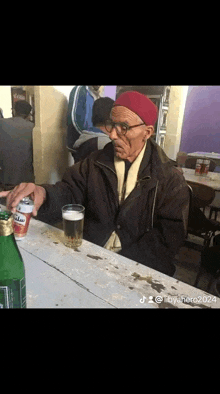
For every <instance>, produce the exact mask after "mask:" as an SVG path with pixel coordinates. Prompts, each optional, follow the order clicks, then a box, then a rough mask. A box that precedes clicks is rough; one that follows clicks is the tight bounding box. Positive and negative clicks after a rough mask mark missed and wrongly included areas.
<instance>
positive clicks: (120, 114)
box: [109, 106, 154, 162]
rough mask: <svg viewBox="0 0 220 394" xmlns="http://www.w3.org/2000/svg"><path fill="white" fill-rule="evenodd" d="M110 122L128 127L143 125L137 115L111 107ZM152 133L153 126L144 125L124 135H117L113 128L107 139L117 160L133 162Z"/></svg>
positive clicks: (117, 107) (124, 108)
mask: <svg viewBox="0 0 220 394" xmlns="http://www.w3.org/2000/svg"><path fill="white" fill-rule="evenodd" d="M111 120H112V121H113V122H115V123H117V122H120V123H126V124H127V125H128V126H134V125H137V124H142V123H143V121H142V119H141V118H140V117H139V116H138V115H137V114H135V113H134V112H132V111H130V110H129V109H128V108H126V107H122V106H116V107H113V109H112V112H111ZM153 132H154V128H153V126H147V125H145V124H144V125H142V126H139V127H135V128H134V129H131V130H128V131H127V133H126V134H125V135H118V134H117V132H116V129H115V128H113V129H112V132H111V133H110V134H109V137H110V139H111V140H112V141H113V144H114V151H115V156H116V157H118V158H119V159H122V160H129V161H130V162H133V161H134V160H135V159H136V158H137V156H138V155H139V153H140V152H141V150H142V149H143V147H144V145H145V142H146V140H147V139H148V138H150V137H151V135H152V134H153Z"/></svg>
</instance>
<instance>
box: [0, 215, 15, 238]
mask: <svg viewBox="0 0 220 394" xmlns="http://www.w3.org/2000/svg"><path fill="white" fill-rule="evenodd" d="M12 223H13V216H11V217H10V218H9V219H8V220H0V237H8V236H9V235H11V234H13V224H12Z"/></svg>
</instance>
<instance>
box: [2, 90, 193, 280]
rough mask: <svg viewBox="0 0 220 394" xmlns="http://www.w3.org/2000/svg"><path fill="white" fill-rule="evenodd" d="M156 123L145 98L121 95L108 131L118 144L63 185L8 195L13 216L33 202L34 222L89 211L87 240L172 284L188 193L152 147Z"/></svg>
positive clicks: (29, 187) (74, 170) (73, 170)
mask: <svg viewBox="0 0 220 394" xmlns="http://www.w3.org/2000/svg"><path fill="white" fill-rule="evenodd" d="M156 119H157V108H156V106H155V105H154V104H153V103H152V101H151V100H149V99H148V98H147V97H146V96H144V95H142V94H140V93H137V92H126V93H124V94H122V95H121V96H120V97H119V98H118V99H117V100H116V101H115V103H114V105H113V109H112V111H111V118H110V120H109V121H108V122H107V123H106V130H107V132H108V133H109V137H110V139H111V140H112V142H110V143H109V144H107V145H106V146H105V148H104V149H103V150H101V151H97V152H94V153H92V154H91V155H90V156H89V157H88V158H86V159H85V160H83V161H80V162H79V163H77V164H75V165H74V166H72V167H70V168H69V169H68V170H67V171H66V173H65V174H64V176H63V179H62V181H61V182H58V183H56V185H42V186H36V185H34V184H21V185H19V186H17V187H16V188H15V189H14V190H13V191H12V192H11V193H9V194H8V199H7V207H8V209H11V210H12V211H13V209H14V208H15V207H16V205H17V204H18V202H19V201H20V200H21V199H22V198H23V197H24V196H27V195H31V197H32V199H33V200H34V202H35V208H34V212H33V215H34V216H36V215H37V214H38V218H39V219H40V220H43V221H49V220H50V219H51V218H52V219H53V220H54V221H58V220H61V208H62V206H63V205H65V204H70V203H77V204H82V205H84V206H85V208H86V214H85V224H84V239H86V240H88V241H91V242H93V243H95V244H98V245H101V246H103V247H106V248H108V249H110V250H112V251H115V252H117V253H119V254H121V255H123V256H126V257H128V258H130V259H132V260H135V261H137V262H139V263H141V264H144V265H147V266H149V267H152V268H154V269H156V270H158V271H161V272H163V273H165V274H167V275H170V276H172V275H173V274H174V272H175V267H174V265H173V258H174V256H175V255H176V253H177V252H178V250H179V247H180V246H181V245H182V244H183V242H184V239H185V235H186V228H187V219H188V208H189V192H188V187H187V184H186V182H185V180H184V178H183V175H182V174H181V173H180V172H179V171H178V170H177V169H176V168H174V167H173V166H172V165H171V163H170V160H169V159H168V157H167V156H166V155H165V153H164V152H163V150H162V149H161V148H160V147H159V146H158V145H157V144H156V143H155V142H154V141H153V140H151V139H150V137H151V136H152V134H153V132H154V124H155V122H156ZM6 195H7V193H6V192H2V193H0V197H1V196H6Z"/></svg>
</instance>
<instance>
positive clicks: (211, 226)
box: [186, 182, 220, 288]
mask: <svg viewBox="0 0 220 394" xmlns="http://www.w3.org/2000/svg"><path fill="white" fill-rule="evenodd" d="M187 183H188V186H189V191H190V211H189V222H188V234H192V235H195V236H197V237H200V238H202V239H203V240H204V243H203V247H200V251H201V252H202V253H205V252H206V251H207V250H209V247H210V243H211V240H212V238H213V239H215V238H214V237H215V233H216V231H220V223H219V222H216V221H215V220H210V219H207V218H206V216H205V215H204V213H203V212H202V211H201V208H203V209H204V208H205V207H206V206H207V205H208V204H210V203H211V202H212V201H213V199H214V197H215V191H214V190H213V189H212V188H211V187H209V186H206V185H202V184H196V183H194V182H187ZM186 246H188V247H191V248H193V249H197V250H198V247H196V248H194V247H193V243H192V242H188V241H187V240H186ZM212 268H213V267H210V269H209V271H210V272H211V270H212ZM204 269H205V267H204V264H203V262H202V261H201V264H200V267H199V271H198V273H197V276H196V280H195V283H194V286H195V287H197V286H198V283H199V279H200V277H201V276H202V274H203V273H204ZM206 271H207V272H209V271H208V270H207V269H206ZM211 282H212V280H211V281H210V282H209V285H208V288H209V287H210V285H211Z"/></svg>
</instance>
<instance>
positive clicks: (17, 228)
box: [13, 197, 34, 241]
mask: <svg viewBox="0 0 220 394" xmlns="http://www.w3.org/2000/svg"><path fill="white" fill-rule="evenodd" d="M33 208H34V201H33V200H31V199H30V198H29V197H24V198H23V199H22V200H21V201H20V202H19V204H18V206H17V207H16V212H15V213H14V220H13V227H14V236H15V239H16V241H19V240H22V239H24V237H25V236H26V234H27V230H28V226H29V223H30V219H31V214H32V211H33Z"/></svg>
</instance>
